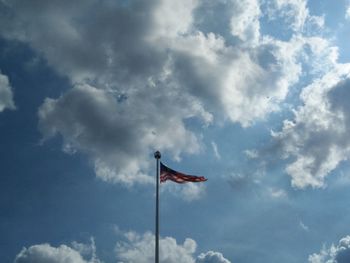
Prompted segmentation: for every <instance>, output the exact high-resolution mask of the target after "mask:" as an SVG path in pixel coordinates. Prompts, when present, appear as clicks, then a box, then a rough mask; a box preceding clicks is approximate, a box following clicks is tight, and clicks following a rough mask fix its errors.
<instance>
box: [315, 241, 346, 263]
mask: <svg viewBox="0 0 350 263" xmlns="http://www.w3.org/2000/svg"><path fill="white" fill-rule="evenodd" d="M349 261H350V236H346V237H344V238H342V239H340V241H339V243H338V245H334V244H333V245H332V246H331V247H330V248H325V247H324V248H323V249H322V250H321V251H320V253H318V254H317V253H314V254H312V255H310V256H309V262H310V263H347V262H349Z"/></svg>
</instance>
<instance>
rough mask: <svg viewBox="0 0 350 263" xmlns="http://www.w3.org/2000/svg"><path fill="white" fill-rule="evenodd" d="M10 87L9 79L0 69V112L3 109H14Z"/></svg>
mask: <svg viewBox="0 0 350 263" xmlns="http://www.w3.org/2000/svg"><path fill="white" fill-rule="evenodd" d="M15 108H16V107H15V103H14V101H13V93H12V88H11V85H10V82H9V79H8V77H7V76H6V75H3V74H1V71H0V112H2V111H3V110H4V109H12V110H13V109H15Z"/></svg>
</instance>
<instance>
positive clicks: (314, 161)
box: [273, 64, 350, 188]
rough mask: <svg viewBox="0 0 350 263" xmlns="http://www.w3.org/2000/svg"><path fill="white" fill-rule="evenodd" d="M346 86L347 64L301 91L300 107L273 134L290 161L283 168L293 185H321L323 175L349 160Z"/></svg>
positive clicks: (349, 77)
mask: <svg viewBox="0 0 350 263" xmlns="http://www.w3.org/2000/svg"><path fill="white" fill-rule="evenodd" d="M349 86H350V65H347V64H344V65H338V66H336V68H335V69H334V70H333V71H332V72H330V73H328V74H326V75H325V76H323V77H322V78H319V79H317V80H315V81H314V82H313V83H312V84H311V85H309V86H308V87H306V88H305V89H304V90H303V91H302V93H301V100H302V102H303V106H300V107H299V108H298V109H297V110H296V111H295V112H294V115H295V116H294V119H293V120H292V121H290V120H285V121H284V125H283V129H282V131H281V132H278V133H273V136H274V138H275V140H276V141H277V144H278V145H279V146H278V147H279V148H280V149H281V150H282V155H283V156H284V158H290V160H292V162H291V163H289V164H288V165H287V168H286V171H287V173H288V174H289V175H290V176H291V177H292V185H293V186H294V187H296V188H305V187H307V186H311V187H324V186H325V183H324V179H325V177H326V176H327V175H328V174H329V173H330V172H331V171H333V170H334V169H335V168H336V167H337V166H338V165H339V163H340V162H341V161H344V160H347V159H348V157H349V153H350V147H349V146H350V141H349V138H348V133H349V129H350V126H349V124H350V121H349V120H350V116H349V113H350V109H349V107H348V103H347V101H346V99H345V98H346V96H348V95H349V94H348V90H349ZM291 157H292V158H291Z"/></svg>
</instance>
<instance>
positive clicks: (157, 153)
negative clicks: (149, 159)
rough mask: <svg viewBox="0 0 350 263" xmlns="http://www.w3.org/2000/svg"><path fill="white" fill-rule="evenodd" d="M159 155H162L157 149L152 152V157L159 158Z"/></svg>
mask: <svg viewBox="0 0 350 263" xmlns="http://www.w3.org/2000/svg"><path fill="white" fill-rule="evenodd" d="M160 157H162V155H161V154H160V152H159V151H156V152H155V153H154V158H156V159H160Z"/></svg>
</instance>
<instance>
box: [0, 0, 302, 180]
mask: <svg viewBox="0 0 350 263" xmlns="http://www.w3.org/2000/svg"><path fill="white" fill-rule="evenodd" d="M2 4H3V5H5V6H6V8H4V10H5V11H4V12H5V15H4V16H3V17H2V18H1V19H2V20H3V21H2V22H4V23H3V24H2V25H7V26H0V32H1V34H2V35H3V36H4V37H6V38H8V39H17V40H21V41H23V42H25V43H28V44H29V45H30V46H31V47H32V48H33V49H34V50H36V51H37V52H38V53H39V54H41V55H42V56H43V57H45V58H46V60H47V61H48V63H49V65H51V66H52V67H53V68H55V69H56V70H57V71H58V72H60V73H61V74H63V75H66V76H68V77H69V78H70V80H71V82H72V86H74V88H73V89H72V90H71V91H69V92H67V93H66V94H64V95H63V96H61V97H60V98H57V99H47V100H46V101H45V102H44V104H43V105H42V107H41V108H40V110H39V118H40V125H39V126H40V129H41V131H42V132H43V134H44V135H45V136H46V137H47V136H48V135H54V134H61V135H62V136H63V138H64V142H65V145H64V149H65V150H66V151H67V152H74V151H81V152H83V153H87V154H89V156H90V157H91V158H92V160H93V163H94V165H95V170H96V173H97V175H98V176H100V177H101V178H103V179H106V180H109V181H115V182H124V183H127V184H132V182H131V178H135V180H136V178H138V179H140V178H142V180H141V181H142V182H148V181H149V179H148V178H147V176H146V174H147V163H148V160H147V159H146V157H145V156H147V154H149V153H150V152H151V151H152V150H154V148H160V149H163V150H167V151H169V152H170V153H172V154H173V156H174V157H175V158H180V156H181V154H182V153H184V152H188V153H198V152H199V151H200V148H201V142H200V139H199V138H198V137H197V136H196V135H195V134H193V133H192V132H191V131H189V130H188V129H187V128H186V126H185V124H184V122H185V120H186V119H188V118H199V119H201V120H202V121H203V124H204V125H208V124H210V123H215V122H222V121H231V122H238V123H240V124H241V125H242V126H244V127H248V126H250V125H253V124H254V123H255V122H256V121H257V120H261V119H264V118H265V117H266V116H267V115H268V114H269V113H271V112H274V111H277V110H279V104H280V103H281V102H282V101H283V100H284V99H285V98H286V96H287V94H288V90H289V87H290V86H291V85H293V84H294V83H295V82H296V81H298V78H299V76H300V74H301V68H300V65H299V63H298V56H299V54H300V52H302V50H303V45H304V44H303V41H302V39H299V38H294V39H292V40H290V42H283V41H278V40H276V39H273V38H271V37H264V36H262V35H260V31H259V23H260V22H259V20H258V17H259V15H260V7H259V5H258V2H257V1H247V2H246V5H247V8H238V7H241V5H240V4H239V1H229V2H222V4H227V7H228V8H229V9H230V12H231V19H232V18H233V17H243V18H247V19H248V20H247V21H248V22H247V23H242V24H239V27H237V28H235V29H234V34H236V35H237V37H239V38H241V39H243V40H244V39H251V40H252V41H237V42H234V41H233V42H232V41H227V40H226V39H225V36H220V35H219V34H217V33H216V32H213V33H203V32H202V31H200V28H197V27H196V26H198V25H199V24H198V23H196V21H195V19H199V18H200V15H198V12H199V11H198V10H203V8H204V9H205V8H206V6H208V3H206V4H205V3H201V2H199V1H186V0H182V1H176V2H174V1H169V0H157V1H156V0H154V1H147V2H145V1H131V2H130V1H126V2H120V1H118V2H113V1H97V0H88V1H81V0H80V1H79V0H77V1H74V2H72V1H70V2H67V1H57V0H55V1H50V2H47V1H43V0H35V1H33V2H31V3H30V4H29V3H25V4H23V3H22V2H21V1H2ZM39 9H40V12H38V10H39ZM207 11H208V10H207ZM196 12H197V13H196ZM203 12H204V11H203ZM194 13H196V15H194ZM178 17H181V20H179V19H177V18H178ZM250 18H252V19H253V20H252V21H251V20H249V19H250ZM231 19H230V20H225V21H226V22H227V23H228V24H224V25H222V26H223V27H227V28H228V29H229V30H230V31H231V33H232V30H233V28H232V21H231ZM226 22H225V23H226ZM250 22H252V23H250ZM38 28H40V30H38ZM252 32H253V33H254V34H253V35H252ZM286 50H288V52H286ZM82 87H85V88H82ZM80 97H81V98H80ZM107 97H108V98H107ZM113 97H114V98H113ZM267 97H268V98H272V99H267ZM112 115H113V116H112ZM155 135H156V137H157V140H156V139H155ZM126 160H128V161H127V162H126ZM118 174H119V175H118ZM127 174H129V175H130V176H129V175H127ZM133 175H138V176H135V177H133Z"/></svg>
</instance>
